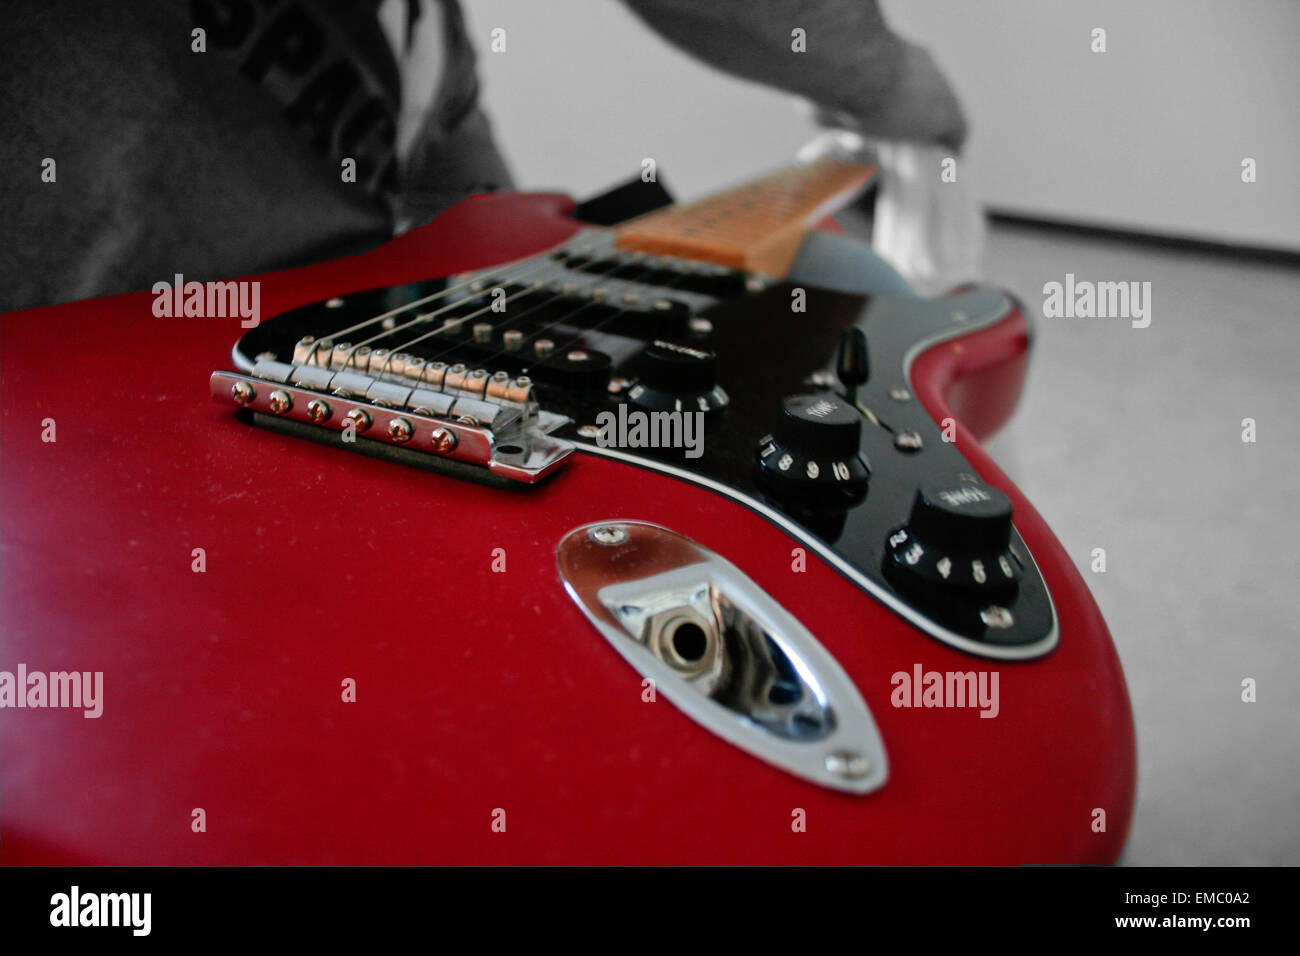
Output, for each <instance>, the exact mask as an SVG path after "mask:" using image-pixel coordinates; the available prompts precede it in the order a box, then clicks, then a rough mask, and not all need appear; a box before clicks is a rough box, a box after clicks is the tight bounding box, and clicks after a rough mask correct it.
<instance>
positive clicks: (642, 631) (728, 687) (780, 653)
mask: <svg viewBox="0 0 1300 956" xmlns="http://www.w3.org/2000/svg"><path fill="white" fill-rule="evenodd" d="M556 558H557V561H558V563H559V570H560V579H561V580H562V581H563V582H564V587H565V589H566V590H567V591H568V592H569V595H570V596H571V597H572V598H573V599H574V601H576V602H577V604H578V607H580V608H581V609H582V611H583V613H584V614H586V615H587V618H588V620H590V621H591V623H592V624H594V625H596V628H597V629H598V630H599V631H600V632H601V634H603V635H604V636H605V638H606V639H607V640H608V641H609V642H610V644H612V645H613V646H614V649H615V650H616V651H618V653H619V654H620V655H622V657H623V659H624V660H626V661H627V662H628V663H629V664H631V665H632V667H633V668H635V669H636V671H637V672H638V673H639V674H641V675H642V676H643V677H648V678H650V679H651V680H653V681H654V684H655V688H656V691H657V692H658V693H662V694H663V695H664V696H665V697H666V698H668V699H669V700H670V701H672V703H673V704H675V705H676V706H677V707H678V708H679V709H680V710H682V711H683V712H685V713H686V714H687V716H689V717H691V718H692V719H693V720H695V721H696V722H697V723H699V724H701V725H703V726H704V727H705V728H706V729H708V730H709V731H711V732H713V733H714V734H717V735H718V736H719V737H721V738H723V739H724V740H726V741H728V742H729V743H731V744H734V745H735V746H737V747H739V748H741V749H742V750H745V751H748V752H749V753H751V754H753V755H754V756H755V757H758V758H759V759H761V760H764V761H766V762H767V763H770V764H772V765H773V766H776V767H780V768H781V769H782V770H785V771H787V772H789V773H792V774H794V775H795V776H798V777H802V778H804V779H805V780H810V781H812V782H813V783H817V784H820V785H822V786H824V787H832V788H834V789H836V790H844V791H848V792H850V793H869V792H870V791H872V790H875V789H877V788H878V787H880V786H881V785H883V784H884V783H885V780H886V778H887V777H888V773H889V768H888V763H887V761H886V759H885V748H884V744H883V742H882V741H881V739H880V732H879V731H878V730H877V729H876V723H875V721H874V720H873V719H872V717H871V712H870V710H868V709H867V705H866V702H865V701H864V700H863V699H862V695H861V694H859V693H858V689H857V687H855V686H854V684H853V682H852V681H851V680H850V679H849V676H848V675H847V674H846V673H844V670H843V668H841V667H840V665H839V664H838V663H837V662H836V660H835V658H833V657H832V656H831V655H830V653H829V652H828V651H827V650H826V649H825V648H824V647H822V645H821V644H820V643H818V641H817V639H816V638H815V637H813V635H812V634H811V633H810V632H809V631H808V629H807V628H806V627H804V626H803V625H802V624H800V623H799V621H798V620H796V619H795V618H794V616H793V615H791V614H790V613H789V612H788V611H786V610H785V609H784V608H783V607H781V605H779V604H778V603H777V602H776V601H774V600H772V598H770V597H769V596H768V595H767V594H766V593H764V592H763V590H762V589H761V588H759V587H758V585H756V584H755V583H754V582H753V581H751V580H750V579H749V578H748V577H746V576H745V575H744V574H743V573H742V572H741V571H740V569H739V568H737V567H736V566H735V565H733V564H731V563H730V562H729V561H727V560H725V559H724V558H722V557H721V556H720V555H718V554H715V553H714V552H712V551H710V550H708V549H707V548H705V547H703V546H701V545H699V544H697V543H695V542H694V541H692V540H691V539H689V538H686V537H683V536H682V535H680V534H677V533H676V532H673V531H670V530H668V529H667V528H661V527H659V526H658V525H653V524H647V523H645V522H640V521H606V522H598V523H596V524H589V525H584V526H582V527H580V528H575V529H574V530H572V531H570V532H569V533H568V534H566V535H565V536H564V538H563V539H562V540H561V541H560V544H559V546H558V547H557V548H556Z"/></svg>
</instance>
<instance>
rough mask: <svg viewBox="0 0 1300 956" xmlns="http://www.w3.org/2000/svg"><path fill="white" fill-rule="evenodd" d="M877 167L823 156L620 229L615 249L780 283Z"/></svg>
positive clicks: (647, 216)
mask: <svg viewBox="0 0 1300 956" xmlns="http://www.w3.org/2000/svg"><path fill="white" fill-rule="evenodd" d="M875 172H876V167H875V166H868V165H866V164H865V163H855V162H849V161H846V160H842V159H837V158H835V157H832V156H825V157H823V158H821V159H819V160H817V161H816V162H813V163H809V164H807V165H803V166H795V167H792V168H790V169H784V170H781V171H780V172H777V173H772V174H770V175H767V176H763V177H761V178H759V179H756V180H754V181H752V182H749V183H746V184H745V185H743V186H737V187H735V188H734V189H729V190H726V191H725V192H721V193H717V194H715V195H713V196H709V197H707V198H705V199H701V200H699V201H697V202H693V203H688V204H686V205H681V206H669V207H668V208H667V209H661V210H657V211H655V212H652V213H650V214H648V215H646V216H642V217H640V218H638V219H635V220H633V221H632V222H629V223H627V224H626V225H624V226H622V227H620V228H619V229H618V230H617V231H616V233H615V244H616V245H617V246H618V247H619V248H621V249H627V250H629V251H634V252H647V253H653V254H656V255H670V256H678V257H681V258H684V259H693V260H698V261H702V262H711V263H714V264H716V265H721V266H727V267H729V268H733V269H740V270H743V271H745V272H752V273H758V274H760V275H767V276H774V277H782V276H784V275H785V274H786V273H787V272H788V271H789V270H790V266H791V265H792V264H793V262H794V258H795V256H796V255H797V254H798V252H799V247H800V245H801V244H802V243H803V238H804V236H805V235H806V234H807V233H808V231H809V230H810V229H812V228H813V227H814V226H815V225H816V224H817V223H818V222H819V221H820V220H822V219H824V218H825V217H826V216H828V215H830V214H831V213H833V212H834V211H835V210H837V209H839V208H841V207H843V206H844V205H845V204H846V203H848V202H849V201H850V200H851V199H852V198H853V197H854V196H856V195H857V193H858V192H859V191H860V190H861V189H862V187H863V186H865V185H866V184H867V182H869V181H870V179H871V177H872V176H873V175H875Z"/></svg>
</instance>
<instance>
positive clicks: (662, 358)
mask: <svg viewBox="0 0 1300 956" xmlns="http://www.w3.org/2000/svg"><path fill="white" fill-rule="evenodd" d="M717 362H718V358H717V356H716V355H715V354H714V353H713V352H712V351H710V350H709V349H701V348H695V347H694V346H690V345H679V344H677V343H676V342H668V341H665V340H663V339H658V340H656V341H655V342H654V343H653V344H651V345H650V346H649V347H648V348H647V349H646V350H645V351H644V352H643V353H642V354H641V357H640V360H639V363H638V364H639V367H640V373H641V374H640V376H639V378H638V379H637V382H636V384H635V385H634V386H632V388H631V389H629V390H628V393H627V397H628V400H629V401H631V402H632V404H633V405H637V406H639V407H641V408H648V409H654V410H657V411H681V412H711V411H714V410H716V409H719V408H722V407H723V406H725V405H726V404H727V402H728V398H727V393H726V392H725V391H723V389H722V386H720V385H718V384H717V381H716V374H717Z"/></svg>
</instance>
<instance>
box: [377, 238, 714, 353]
mask: <svg viewBox="0 0 1300 956" xmlns="http://www.w3.org/2000/svg"><path fill="white" fill-rule="evenodd" d="M625 265H627V263H619V264H616V265H615V268H614V269H610V272H615V271H616V269H617V268H620V267H625ZM656 269H658V267H655V265H653V264H651V265H647V267H646V268H643V269H642V271H641V272H638V273H637V274H636V276H629V277H627V278H625V280H623V281H628V282H637V281H640V280H641V278H643V277H645V276H647V274H649V273H651V272H655V271H656ZM610 272H606V273H601V276H603V277H606V278H607V277H608V274H610ZM686 278H690V273H689V272H681V273H680V274H679V276H677V277H676V278H673V280H672V281H671V282H666V284H663V285H659V286H654V287H655V289H663V290H671V289H676V287H677V284H679V282H682V281H684V280H686ZM559 298H563V297H552V298H551V299H547V300H545V302H539V303H537V304H536V306H532V307H529V308H526V310H524V311H523V312H520V313H519V315H515V316H511V317H510V319H508V320H507V323H503V325H507V324H508V325H513V324H516V323H519V321H520V320H523V319H525V317H526V316H528V315H530V313H532V312H536V311H537V310H538V308H542V307H545V306H547V304H551V303H552V302H554V300H556V299H559ZM602 304H607V303H604V302H603V300H601V299H590V300H588V302H585V303H584V304H582V306H578V307H577V308H575V310H573V311H572V312H568V313H565V315H563V316H560V317H558V319H555V320H554V321H551V323H547V324H545V325H542V326H541V328H539V329H537V330H536V332H534V333H533V336H530V341H536V339H537V337H538V336H541V334H542V333H545V332H547V330H549V329H552V328H555V326H556V325H560V324H562V323H565V321H568V320H569V319H572V317H573V316H577V315H580V313H582V312H585V311H586V310H589V308H594V307H597V306H602ZM629 312H632V308H630V307H629V306H623V307H620V308H615V310H614V311H612V312H611V313H610V315H608V316H606V317H604V319H602V320H601V321H598V323H595V324H594V325H591V326H590V328H588V329H584V330H582V332H581V333H578V334H577V336H575V337H573V338H571V339H569V341H568V342H565V345H564V349H567V347H568V346H569V345H572V343H573V342H577V341H580V339H581V338H582V337H584V336H588V334H591V333H594V332H599V330H601V329H602V328H603V326H606V325H608V324H610V323H611V321H614V320H615V319H617V317H619V316H623V315H627V313H629ZM498 328H500V326H498ZM430 334H433V333H430ZM458 345H459V343H452V345H450V346H448V347H447V349H445V350H443V351H442V352H439V354H438V355H437V356H434V359H430V362H432V360H437V359H438V358H441V356H442V355H447V354H448V352H451V351H454V350H455V349H456V347H458ZM408 346H409V343H403V345H402V346H399V347H400V349H406V347H408ZM506 351H507V350H506V349H498V350H497V351H494V352H491V354H489V355H487V356H485V358H484V359H481V360H480V364H481V365H486V364H487V363H490V362H491V360H493V359H495V358H497V356H499V355H504V354H506ZM556 351H559V350H556Z"/></svg>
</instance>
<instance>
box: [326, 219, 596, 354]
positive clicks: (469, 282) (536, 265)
mask: <svg viewBox="0 0 1300 956" xmlns="http://www.w3.org/2000/svg"><path fill="white" fill-rule="evenodd" d="M593 231H594V232H595V233H596V234H595V235H594V236H593V237H592V243H591V245H590V246H587V247H586V248H584V249H580V250H574V251H576V252H577V253H578V254H579V255H586V254H588V253H590V252H594V251H595V250H596V249H598V248H599V247H600V245H601V243H602V241H603V240H604V230H593ZM571 241H573V240H572V239H568V240H565V243H568V242H571ZM565 243H561V246H563V245H564V244H565ZM549 264H550V261H549V254H546V253H544V254H542V256H541V261H540V262H538V261H534V260H533V259H532V258H531V257H530V258H529V259H526V260H524V261H522V262H519V263H516V264H509V265H507V266H506V268H507V269H510V268H518V267H523V266H530V265H531V267H530V268H527V269H525V271H523V272H522V273H516V274H514V275H509V274H505V275H498V276H494V278H498V279H504V280H506V281H518V280H519V279H522V278H525V277H526V276H530V275H533V274H534V273H536V272H540V271H541V270H542V269H545V268H546V267H547V266H548V265H549ZM485 271H489V272H491V271H494V270H490V269H489V270H485ZM482 278H483V277H482V276H476V277H474V278H472V279H466V280H465V281H464V282H460V283H457V284H456V285H452V286H448V287H447V288H445V289H441V290H439V291H438V292H435V293H433V294H432V295H428V296H425V297H424V298H422V299H416V300H414V301H413V302H408V303H406V304H405V305H402V306H399V307H397V308H395V309H391V310H389V311H388V312H384V313H382V314H380V315H377V316H375V317H373V318H370V319H366V320H365V321H363V322H358V323H357V324H356V325H350V326H348V327H347V328H344V329H339V330H337V331H335V332H331V333H329V334H328V335H325V336H323V337H321V338H320V339H319V340H318V341H317V346H318V347H319V343H320V342H321V341H338V340H339V339H340V338H341V337H342V336H344V335H348V334H350V333H352V332H355V331H357V330H358V329H364V328H365V327H366V326H368V325H374V324H375V323H376V322H382V321H384V320H385V319H390V318H392V317H394V316H396V315H400V314H401V313H403V312H408V311H410V310H411V309H415V308H419V307H420V306H422V305H427V304H428V303H430V302H434V301H436V300H438V299H441V298H444V297H446V296H448V295H451V294H452V293H454V292H458V291H460V290H462V289H469V288H470V287H471V286H473V285H474V283H475V282H478V281H481V279H482ZM498 284H499V283H498ZM459 304H460V303H459V302H457V303H452V304H451V305H449V306H446V307H444V308H442V309H438V310H435V311H434V312H431V313H426V314H424V315H422V316H419V317H418V318H417V319H416V320H415V321H422V320H427V319H428V318H430V317H431V316H435V315H440V314H441V313H443V312H445V311H447V309H449V308H454V307H455V306H456V305H459ZM411 324H414V323H413V322H412V323H406V325H405V326H399V327H398V328H397V329H388V330H386V332H385V333H384V334H391V333H392V332H396V331H399V330H400V328H405V327H407V326H409V325H411ZM383 337H384V336H383V335H379V336H376V338H383ZM372 341H373V340H372ZM365 344H367V343H365V342H359V343H357V345H356V346H354V347H353V348H354V350H355V349H356V348H360V347H361V346H362V345H365ZM313 351H314V350H313ZM348 357H349V359H350V358H351V352H349V354H348Z"/></svg>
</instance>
